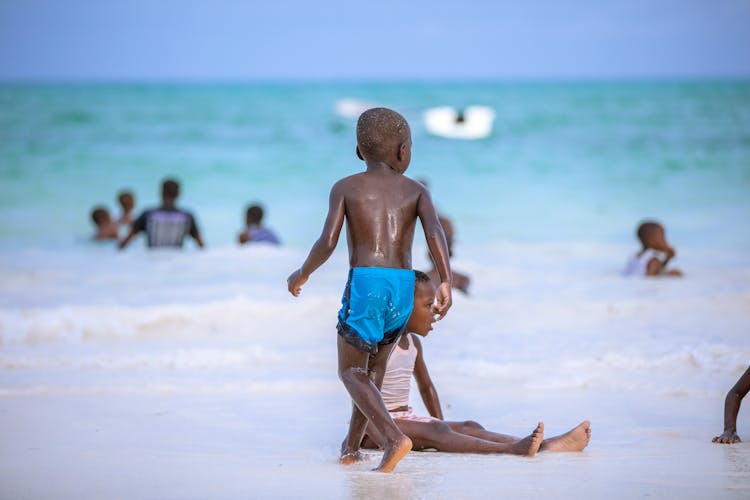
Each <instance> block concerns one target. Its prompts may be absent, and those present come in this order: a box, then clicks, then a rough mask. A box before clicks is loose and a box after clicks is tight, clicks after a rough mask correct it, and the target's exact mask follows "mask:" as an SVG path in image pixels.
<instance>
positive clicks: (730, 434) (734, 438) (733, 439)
mask: <svg viewBox="0 0 750 500" xmlns="http://www.w3.org/2000/svg"><path fill="white" fill-rule="evenodd" d="M711 442H712V443H722V444H733V443H740V442H742V440H741V439H740V437H739V436H738V435H737V433H736V432H734V431H724V433H723V434H722V435H721V436H716V437H715V438H713V439H712V440H711Z"/></svg>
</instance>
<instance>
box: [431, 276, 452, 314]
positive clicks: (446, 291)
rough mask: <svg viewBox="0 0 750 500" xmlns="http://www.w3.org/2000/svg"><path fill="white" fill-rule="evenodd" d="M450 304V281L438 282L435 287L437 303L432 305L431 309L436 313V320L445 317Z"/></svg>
mask: <svg viewBox="0 0 750 500" xmlns="http://www.w3.org/2000/svg"><path fill="white" fill-rule="evenodd" d="M451 305H453V296H452V295H451V285H450V283H440V286H438V289H437V304H435V305H434V306H432V309H433V311H434V312H435V314H437V315H438V319H437V320H438V321H440V320H441V319H443V318H444V317H445V315H446V314H447V313H448V309H450V308H451Z"/></svg>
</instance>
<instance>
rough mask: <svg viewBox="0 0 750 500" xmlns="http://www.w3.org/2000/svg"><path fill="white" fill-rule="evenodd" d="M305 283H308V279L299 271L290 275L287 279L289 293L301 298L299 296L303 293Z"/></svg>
mask: <svg viewBox="0 0 750 500" xmlns="http://www.w3.org/2000/svg"><path fill="white" fill-rule="evenodd" d="M305 283H307V278H305V277H304V276H302V272H301V271H300V270H299V269H297V270H296V271H294V272H293V273H292V274H290V275H289V277H288V278H287V279H286V284H287V287H288V288H289V293H291V294H292V295H294V296H295V297H299V294H300V293H301V292H302V285H304V284H305Z"/></svg>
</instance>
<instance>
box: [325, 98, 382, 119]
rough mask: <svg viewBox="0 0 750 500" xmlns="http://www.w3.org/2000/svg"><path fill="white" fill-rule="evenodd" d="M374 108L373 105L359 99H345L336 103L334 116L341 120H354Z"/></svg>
mask: <svg viewBox="0 0 750 500" xmlns="http://www.w3.org/2000/svg"><path fill="white" fill-rule="evenodd" d="M374 107H375V105H374V104H372V103H370V102H367V101H360V100H359V99H352V98H349V97H347V98H344V99H339V100H338V101H336V105H335V107H334V109H335V111H336V114H337V115H338V116H340V117H341V118H347V119H354V120H356V119H357V118H359V115H361V114H362V113H364V112H365V111H367V110H368V109H370V108H374Z"/></svg>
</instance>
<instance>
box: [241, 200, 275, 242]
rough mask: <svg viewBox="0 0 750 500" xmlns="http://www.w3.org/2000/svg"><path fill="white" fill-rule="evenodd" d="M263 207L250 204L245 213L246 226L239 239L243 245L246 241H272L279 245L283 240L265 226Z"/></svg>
mask: <svg viewBox="0 0 750 500" xmlns="http://www.w3.org/2000/svg"><path fill="white" fill-rule="evenodd" d="M262 221H263V207H261V206H260V205H250V206H249V207H248V208H247V212H246V214H245V225H246V228H245V230H244V231H242V232H241V233H240V234H239V236H238V237H237V239H238V240H239V242H240V244H241V245H244V244H245V243H260V242H265V243H271V244H272V245H279V244H280V243H281V242H280V241H279V238H278V237H277V236H276V234H275V233H274V232H273V231H271V230H270V229H268V228H267V227H264V226H263V223H262Z"/></svg>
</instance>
